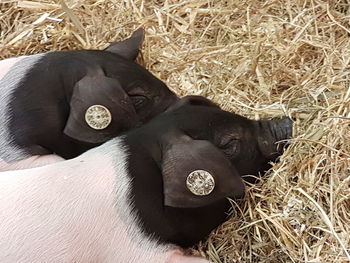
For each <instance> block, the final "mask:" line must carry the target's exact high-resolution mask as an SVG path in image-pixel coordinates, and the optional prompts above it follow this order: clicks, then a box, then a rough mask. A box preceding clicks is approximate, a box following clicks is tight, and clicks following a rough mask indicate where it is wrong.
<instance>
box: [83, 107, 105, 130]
mask: <svg viewBox="0 0 350 263" xmlns="http://www.w3.org/2000/svg"><path fill="white" fill-rule="evenodd" d="M85 121H86V123H87V124H88V125H89V126H90V127H91V128H93V129H95V130H103V129H105V128H107V127H108V125H109V124H110V123H111V121H112V114H111V113H110V111H109V110H108V109H107V108H106V107H105V106H102V105H92V106H91V107H89V108H88V109H87V110H86V112H85Z"/></svg>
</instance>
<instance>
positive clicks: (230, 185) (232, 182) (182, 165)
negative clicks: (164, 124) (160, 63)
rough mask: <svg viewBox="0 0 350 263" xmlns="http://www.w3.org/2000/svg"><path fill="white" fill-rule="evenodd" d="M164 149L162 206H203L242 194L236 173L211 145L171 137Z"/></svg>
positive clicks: (183, 136) (242, 187)
mask: <svg viewBox="0 0 350 263" xmlns="http://www.w3.org/2000/svg"><path fill="white" fill-rule="evenodd" d="M163 147H164V148H163V151H162V156H163V157H162V164H161V169H162V176H163V191H164V205H166V206H171V207H178V208H190V207H202V206H206V205H209V204H212V203H214V202H216V201H218V200H222V199H224V198H226V197H242V196H243V195H244V184H243V181H242V179H241V177H240V176H239V173H238V172H237V170H236V169H235V168H234V167H233V165H232V164H231V162H230V161H229V160H228V159H227V158H226V156H225V155H224V153H223V152H221V151H220V150H219V149H218V148H216V147H215V146H214V145H213V144H211V143H210V142H208V141H204V140H194V139H192V138H190V137H189V136H187V135H180V136H175V135H174V136H173V137H171V138H169V139H168V142H167V143H165V144H164V145H163Z"/></svg>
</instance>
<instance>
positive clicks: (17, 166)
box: [0, 154, 65, 172]
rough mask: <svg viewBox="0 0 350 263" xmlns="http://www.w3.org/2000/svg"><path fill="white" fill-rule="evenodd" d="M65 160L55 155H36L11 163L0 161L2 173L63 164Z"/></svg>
mask: <svg viewBox="0 0 350 263" xmlns="http://www.w3.org/2000/svg"><path fill="white" fill-rule="evenodd" d="M64 160H65V159H63V158H62V157H60V156H58V155H55V154H48V155H34V156H31V157H28V158H26V159H23V160H20V161H16V162H11V163H8V162H5V161H4V160H1V159H0V172H4V171H11V170H22V169H29V168H35V167H41V166H45V165H49V164H52V163H57V162H62V161H64Z"/></svg>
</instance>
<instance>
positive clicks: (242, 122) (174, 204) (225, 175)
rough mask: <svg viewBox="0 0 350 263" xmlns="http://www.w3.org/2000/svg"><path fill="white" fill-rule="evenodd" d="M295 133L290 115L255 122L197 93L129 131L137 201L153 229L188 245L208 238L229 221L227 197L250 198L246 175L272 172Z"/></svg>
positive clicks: (144, 220) (149, 228) (169, 239)
mask: <svg viewBox="0 0 350 263" xmlns="http://www.w3.org/2000/svg"><path fill="white" fill-rule="evenodd" d="M291 135H292V122H291V120H290V119H288V118H283V119H281V120H271V121H267V120H263V121H253V120H249V119H246V118H244V117H242V116H239V115H237V114H233V113H230V112H226V111H223V110H221V109H220V108H219V107H218V106H217V105H215V104H213V103H212V102H210V101H209V100H207V99H205V98H202V97H196V96H189V97H186V98H184V99H182V100H180V101H179V102H177V103H176V104H174V105H173V106H171V107H170V108H169V109H168V110H167V111H166V112H165V113H163V114H161V115H159V116H157V117H156V118H155V119H153V120H152V121H151V122H149V123H147V124H145V125H144V126H143V127H141V128H139V129H136V130H132V131H130V132H129V133H127V135H126V136H125V142H126V144H127V145H128V148H129V151H130V152H131V153H132V154H131V155H130V159H129V161H128V169H129V173H130V175H131V176H132V178H133V180H132V183H133V188H132V195H131V196H133V198H134V200H133V203H134V204H135V207H136V208H137V211H138V213H139V217H140V218H141V219H142V223H143V226H144V227H145V229H146V232H148V233H149V234H151V235H156V236H158V237H159V238H160V239H161V240H164V241H167V242H171V243H175V244H178V245H180V246H185V247H186V246H190V245H193V244H194V243H196V242H198V241H199V240H201V239H202V238H203V237H205V236H206V235H208V234H209V233H210V231H211V230H212V229H213V228H215V227H217V226H218V225H219V224H221V223H222V222H224V221H225V219H226V217H227V213H228V212H229V209H230V207H231V206H230V203H229V201H228V200H227V198H228V197H229V198H241V197H242V196H243V195H244V183H243V181H242V178H244V177H245V176H254V177H255V176H258V175H259V173H263V172H264V171H266V170H267V169H268V165H269V162H271V161H276V159H277V158H278V156H280V155H281V153H282V151H283V148H284V145H285V143H286V142H285V140H286V139H289V138H290V137H291ZM254 177H251V178H250V177H248V178H246V179H247V180H248V181H250V180H253V178H254Z"/></svg>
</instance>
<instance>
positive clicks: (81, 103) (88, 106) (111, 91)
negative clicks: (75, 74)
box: [63, 76, 137, 143]
mask: <svg viewBox="0 0 350 263" xmlns="http://www.w3.org/2000/svg"><path fill="white" fill-rule="evenodd" d="M136 123H137V115H136V112H135V109H134V106H133V104H132V102H131V100H130V98H129V96H128V95H127V94H126V93H125V91H124V90H123V89H122V87H121V85H120V83H119V82H118V81H117V80H116V79H112V78H108V77H106V76H93V77H92V76H85V77H84V78H82V79H81V80H80V81H78V82H77V83H76V85H75V86H74V89H73V94H72V98H71V101H70V112H69V117H68V120H67V123H66V126H65V128H64V131H63V132H64V134H66V135H67V136H69V137H71V138H73V139H75V140H78V141H81V142H87V143H102V142H105V141H107V140H108V139H110V138H112V137H115V136H116V135H118V134H120V133H121V132H123V131H125V130H127V129H129V128H131V127H134V126H135V125H136Z"/></svg>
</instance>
